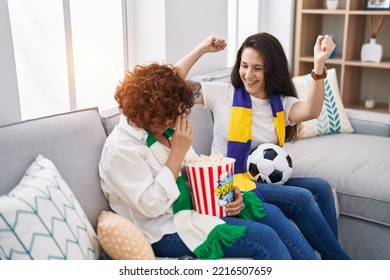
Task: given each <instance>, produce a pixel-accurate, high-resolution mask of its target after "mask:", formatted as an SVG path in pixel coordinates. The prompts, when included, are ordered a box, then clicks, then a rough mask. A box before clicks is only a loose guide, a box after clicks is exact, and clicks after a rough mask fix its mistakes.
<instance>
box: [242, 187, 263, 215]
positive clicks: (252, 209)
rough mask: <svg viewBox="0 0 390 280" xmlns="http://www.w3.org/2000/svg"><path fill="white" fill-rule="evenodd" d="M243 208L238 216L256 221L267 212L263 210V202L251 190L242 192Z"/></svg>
mask: <svg viewBox="0 0 390 280" xmlns="http://www.w3.org/2000/svg"><path fill="white" fill-rule="evenodd" d="M242 198H243V200H244V205H245V208H244V209H242V210H241V212H240V214H239V215H238V217H240V218H242V219H245V220H248V221H256V220H261V219H263V218H264V217H265V216H267V214H266V213H265V212H264V205H263V202H262V201H261V200H260V199H259V198H258V196H257V195H256V194H255V193H253V192H245V193H243V194H242Z"/></svg>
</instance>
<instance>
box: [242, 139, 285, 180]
mask: <svg viewBox="0 0 390 280" xmlns="http://www.w3.org/2000/svg"><path fill="white" fill-rule="evenodd" d="M247 168H248V174H249V177H250V178H251V179H252V180H253V181H257V182H259V183H268V184H284V183H285V182H286V181H287V180H288V179H289V178H290V176H291V173H292V171H293V164H292V160H291V157H290V156H289V154H288V153H287V152H286V150H284V149H283V148H282V147H280V146H278V145H275V144H271V143H266V144H261V145H259V146H258V147H257V148H255V149H254V150H253V151H252V152H251V153H250V154H249V157H248V160H247Z"/></svg>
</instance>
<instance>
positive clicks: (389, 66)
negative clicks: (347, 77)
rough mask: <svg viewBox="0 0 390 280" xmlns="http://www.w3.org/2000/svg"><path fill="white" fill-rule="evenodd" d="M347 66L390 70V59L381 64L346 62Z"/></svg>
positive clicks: (356, 61)
mask: <svg viewBox="0 0 390 280" xmlns="http://www.w3.org/2000/svg"><path fill="white" fill-rule="evenodd" d="M345 65H347V66H356V67H365V68H377V69H390V59H388V58H386V59H383V61H381V62H380V63H374V62H362V61H360V60H348V61H346V62H345Z"/></svg>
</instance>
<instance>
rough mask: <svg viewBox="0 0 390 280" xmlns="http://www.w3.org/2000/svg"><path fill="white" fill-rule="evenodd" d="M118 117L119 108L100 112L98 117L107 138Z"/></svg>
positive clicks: (119, 113) (117, 121)
mask: <svg viewBox="0 0 390 280" xmlns="http://www.w3.org/2000/svg"><path fill="white" fill-rule="evenodd" d="M120 116H121V112H120V111H119V108H110V109H106V110H102V111H100V117H101V119H102V123H103V127H104V131H105V132H106V135H107V136H108V135H110V133H111V131H112V130H113V129H114V127H115V126H116V125H117V124H118V123H119V119H120Z"/></svg>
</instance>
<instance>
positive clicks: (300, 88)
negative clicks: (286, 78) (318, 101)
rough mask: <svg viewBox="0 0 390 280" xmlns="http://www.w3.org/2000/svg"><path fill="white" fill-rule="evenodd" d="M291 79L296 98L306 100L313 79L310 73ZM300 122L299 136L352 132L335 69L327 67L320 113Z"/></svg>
mask: <svg viewBox="0 0 390 280" xmlns="http://www.w3.org/2000/svg"><path fill="white" fill-rule="evenodd" d="M292 80H293V83H294V85H295V88H296V90H297V94H298V98H299V99H300V100H307V95H308V93H309V88H310V84H311V82H312V80H313V79H312V78H311V76H310V74H307V75H304V76H297V77H293V79H292ZM302 124H303V130H302V131H301V133H300V138H308V137H314V136H320V135H326V134H335V133H353V132H354V130H353V128H352V125H351V122H350V121H349V119H348V116H347V114H346V112H345V109H344V105H343V103H342V101H341V98H340V91H339V86H338V83H337V75H336V69H334V68H332V69H329V70H328V77H327V78H326V79H325V100H324V105H323V107H322V111H321V115H320V116H319V117H318V118H317V119H314V120H310V121H307V122H303V123H302Z"/></svg>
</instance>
